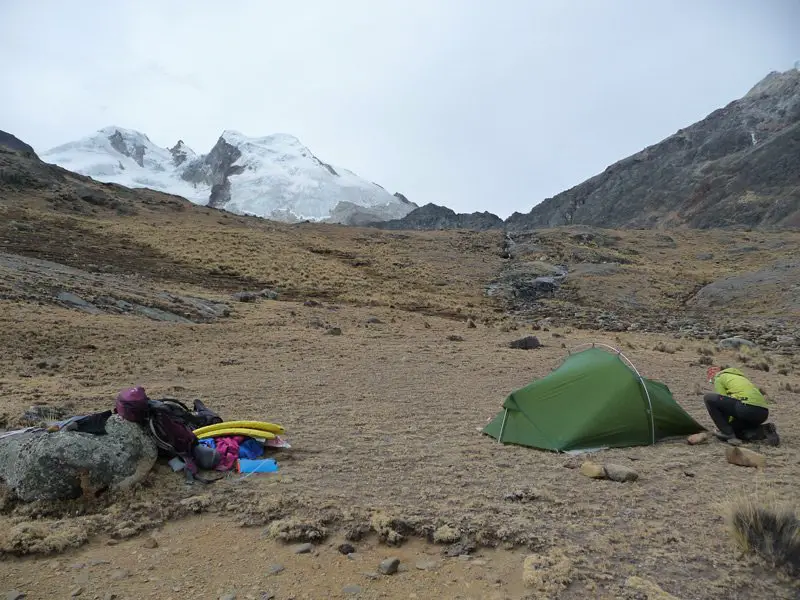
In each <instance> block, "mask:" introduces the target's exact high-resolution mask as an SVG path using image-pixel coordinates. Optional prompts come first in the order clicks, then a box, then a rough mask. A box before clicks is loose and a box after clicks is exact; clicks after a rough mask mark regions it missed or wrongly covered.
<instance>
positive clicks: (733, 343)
mask: <svg viewBox="0 0 800 600" xmlns="http://www.w3.org/2000/svg"><path fill="white" fill-rule="evenodd" d="M717 346H719V347H720V348H722V349H725V350H738V349H739V348H741V347H742V346H747V347H748V348H755V347H756V344H755V343H754V342H751V341H750V340H747V339H745V338H741V337H730V338H725V339H723V340H720V341H719V343H718V344H717Z"/></svg>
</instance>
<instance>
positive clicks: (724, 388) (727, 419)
mask: <svg viewBox="0 0 800 600" xmlns="http://www.w3.org/2000/svg"><path fill="white" fill-rule="evenodd" d="M708 382H709V383H713V384H714V390H715V392H716V393H713V394H706V395H705V396H704V397H703V401H704V402H705V405H706V410H707V411H708V414H709V416H710V417H711V419H712V420H713V421H714V425H716V426H717V429H718V430H719V432H718V433H717V434H716V436H717V437H718V438H719V439H721V440H724V441H727V442H728V443H729V444H732V445H735V446H738V445H740V444H741V443H742V441H755V440H766V442H767V443H769V444H771V445H775V446H777V445H778V433H777V431H776V430H775V426H774V425H772V424H771V423H766V421H767V419H768V418H769V408H768V407H767V400H766V398H764V395H763V394H762V393H761V391H760V390H759V389H758V387H756V386H755V385H754V384H753V383H752V382H751V381H750V380H749V379H747V377H745V376H744V373H742V372H741V371H740V370H739V369H734V368H724V369H721V368H720V367H711V368H710V369H708Z"/></svg>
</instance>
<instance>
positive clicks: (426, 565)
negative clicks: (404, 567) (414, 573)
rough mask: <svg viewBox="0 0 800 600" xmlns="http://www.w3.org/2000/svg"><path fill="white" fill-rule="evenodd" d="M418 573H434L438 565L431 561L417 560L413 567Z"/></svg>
mask: <svg viewBox="0 0 800 600" xmlns="http://www.w3.org/2000/svg"><path fill="white" fill-rule="evenodd" d="M415 566H416V567H417V569H419V570H420V571H435V570H436V569H438V568H439V563H438V562H437V561H435V560H431V559H429V558H428V559H423V560H418V561H417V564H416V565H415Z"/></svg>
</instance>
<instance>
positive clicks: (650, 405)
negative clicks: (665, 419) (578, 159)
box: [639, 375, 656, 445]
mask: <svg viewBox="0 0 800 600" xmlns="http://www.w3.org/2000/svg"><path fill="white" fill-rule="evenodd" d="M639 383H641V384H642V387H643V388H644V395H645V396H647V407H648V408H649V409H650V438H651V440H652V443H653V445H655V443H656V423H655V421H654V420H653V402H652V401H651V400H650V392H648V391H647V386H646V385H645V384H644V378H643V377H642V376H641V375H639Z"/></svg>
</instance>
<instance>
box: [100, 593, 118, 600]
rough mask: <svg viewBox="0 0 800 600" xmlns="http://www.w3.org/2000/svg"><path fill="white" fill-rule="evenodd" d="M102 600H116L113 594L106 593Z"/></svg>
mask: <svg viewBox="0 0 800 600" xmlns="http://www.w3.org/2000/svg"><path fill="white" fill-rule="evenodd" d="M103 600H117V595H116V594H115V593H113V592H108V593H107V594H106V595H105V596H103Z"/></svg>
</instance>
